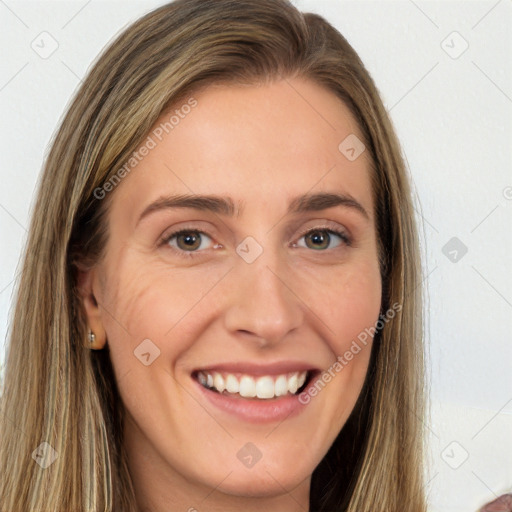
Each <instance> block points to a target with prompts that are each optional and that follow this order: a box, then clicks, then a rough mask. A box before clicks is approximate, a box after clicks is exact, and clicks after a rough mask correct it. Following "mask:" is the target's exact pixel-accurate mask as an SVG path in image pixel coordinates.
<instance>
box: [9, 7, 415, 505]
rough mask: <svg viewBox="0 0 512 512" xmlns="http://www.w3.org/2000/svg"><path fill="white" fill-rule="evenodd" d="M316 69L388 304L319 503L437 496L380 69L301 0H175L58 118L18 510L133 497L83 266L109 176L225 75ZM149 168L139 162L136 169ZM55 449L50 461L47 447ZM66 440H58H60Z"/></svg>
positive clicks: (321, 480)
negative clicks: (43, 449)
mask: <svg viewBox="0 0 512 512" xmlns="http://www.w3.org/2000/svg"><path fill="white" fill-rule="evenodd" d="M291 77H303V78H306V79H309V80H312V81H314V82H316V83H318V84H320V85H322V86H324V87H325V88H326V89H327V90H329V91H331V92H333V93H334V94H336V95H337V96H338V97H339V98H340V99H341V100H342V101H344V102H345V104H346V105H347V106H348V107H349V108H350V110H351V112H352V114H353V115H354V117H355V119H356V120H357V122H358V124H359V127H360V129H361V133H362V134H363V136H364V139H365V140H364V143H365V145H366V148H367V151H368V152H369V155H370V157H371V161H372V167H373V168H372V185H373V192H374V199H375V218H376V219H377V232H378V240H379V257H380V268H381V274H382V282H383V296H382V311H383V312H384V311H386V310H387V309H388V308H390V307H391V305H392V304H395V303H398V304H400V305H401V308H400V310H399V311H397V312H396V316H395V317H394V319H393V321H391V322H386V323H385V325H384V327H383V328H382V329H380V330H379V331H378V332H377V334H376V336H375V339H374V344H373V349H372V356H371V360H370V366H369V370H368V374H367V378H366V381H365V385H364V388H363V391H362V392H361V395H360V397H359V400H358V402H357V404H356V407H355V409H354V411H353V413H352V414H351V416H350V418H349V420H348V421H347V423H346V424H345V426H344V427H343V429H342V431H341V432H340V434H339V436H338V438H337V439H336V441H335V442H334V444H333V445H332V447H331V449H330V450H329V452H328V453H327V455H326V456H325V458H324V459H323V460H322V462H321V463H320V465H319V466H318V467H317V468H316V469H315V471H314V473H313V477H312V484H311V495H310V510H311V512H317V511H334V510H336V511H340V512H341V511H347V512H356V511H357V512H379V511H386V512H398V511H402V510H408V511H413V512H424V511H425V496H424V490H423V454H424V438H423V435H422V428H421V427H422V425H421V418H422V417H423V414H424V394H425V390H424V387H425V386H424V355H423V342H422V317H421V286H420V285H421V282H420V277H419V276H420V265H419V254H418V241H417V234H416V227H415V223H414V215H413V209H412V204H411V192H410V188H409V183H408V178H407V174H406V169H405V165H404V161H403V158H402V156H401V152H400V146H399V143H398V141H397V138H396V136H395V133H394V130H393V127H392V124H391V122H390V120H389V118H388V115H387V112H386V110H385V108H384V106H383V104H382V101H381V99H380V98H379V94H378V91H377V89H376V87H375V85H374V82H373V80H372V79H371V77H370V75H369V74H368V72H367V71H366V69H365V68H364V66H363V64H362V62H361V61H360V59H359V57H358V56H357V54H356V53H355V51H354V50H353V49H352V47H351V46H350V45H349V43H348V42H347V41H346V40H345V39H344V38H343V36H342V35H340V34H339V33H338V32H337V31H336V30H335V29H334V28H333V27H332V26H331V25H330V24H329V23H327V22H326V21H325V20H324V19H323V18H321V17H320V16H318V15H315V14H302V13H300V12H299V11H298V10H297V9H296V8H295V7H293V6H292V5H291V3H289V2H287V1H286V0H215V1H214V0H178V1H176V2H173V3H170V4H168V5H164V6H162V7H160V8H158V9H156V10H154V11H153V12H151V13H149V14H147V15H145V16H144V17H143V18H141V19H139V20H138V21H136V22H135V23H134V24H133V25H132V26H130V27H129V28H128V29H127V30H125V31H124V32H123V33H122V34H121V35H120V36H119V37H118V38H117V39H116V40H115V41H114V42H113V43H112V44H110V46H109V47H108V48H107V49H106V50H105V51H104V53H103V55H102V56H101V57H100V58H99V60H98V61H97V62H96V63H95V65H94V66H93V67H92V69H91V71H90V72H89V74H88V76H87V78H86V79H85V80H84V83H83V85H82V86H81V87H80V89H79V90H78V92H77V94H76V96H75V98H74V101H73V102H72V104H71V106H70V107H69V109H68V112H67V114H66V116H65V118H64V120H63V122H62V125H61V126H60V129H59V131H58V132H57V134H56V136H55V139H54V141H53V144H52V147H51V151H50V153H49V155H48V158H47V160H46V162H45V166H44V170H43V174H42V178H41V181H40V184H39V189H38V193H37V201H36V204H35V208H34V210H33V212H32V222H31V226H30V232H29V237H28V242H27V246H26V251H25V255H24V260H23V263H22V269H21V277H20V280H19V282H18V286H17V294H16V302H15V309H14V315H13V320H12V324H11V328H10V332H9V339H8V351H7V357H6V368H5V381H4V387H3V390H2V396H1V414H0V508H1V510H2V511H3V512H13V511H31V512H42V511H45V512H46V511H48V512H49V511H51V512H85V511H95V512H97V511H114V510H115V511H119V512H136V510H137V508H136V502H135V496H134V491H133V486H132V482H131V478H130V474H129V471H128V467H127V463H126V458H125V453H124V451H123V439H122V424H123V406H122V401H121V399H120V397H119V394H118V391H117V387H116V383H115V379H114V373H113V371H112V366H111V364H110V358H109V353H108V346H107V348H105V349H104V350H100V351H92V350H90V349H88V348H87V347H86V343H85V340H86V335H87V333H86V325H85V321H84V313H83V310H82V306H81V302H80V300H79V296H78V292H77V283H76V264H77V263H78V262H80V263H81V264H83V265H94V263H95V262H96V261H97V260H98V258H100V257H101V256H102V251H103V250H104V247H105V241H106V239H107V237H108V232H107V231H106V228H105V226H106V222H105V219H106V215H107V212H108V207H109V204H110V201H111V198H112V196H113V195H114V194H115V192H113V193H111V194H110V195H109V196H108V197H106V198H105V199H104V200H98V199H97V198H96V196H95V190H96V189H97V188H98V187H102V185H103V184H104V183H106V182H107V181H108V180H110V179H111V178H112V176H113V175H114V174H115V172H116V171H118V170H119V169H120V168H121V167H122V166H123V164H124V162H126V160H127V159H128V158H129V157H130V155H131V154H132V152H133V151H134V150H135V149H136V148H137V147H138V146H139V145H140V144H141V143H142V141H143V140H144V138H145V137H146V136H147V133H148V132H149V130H150V128H151V127H152V126H153V125H154V123H155V121H156V120H157V118H159V116H160V115H161V114H162V113H163V112H164V111H166V110H167V109H169V108H170V107H171V106H172V105H175V104H177V101H178V99H180V98H182V97H185V95H187V94H191V92H192V91H195V90H198V89H199V88H201V87H207V86H208V85H210V84H212V83H216V82H226V83H243V84H257V83H264V82H270V81H273V80H280V79H288V78H291ZM134 172H136V171H134ZM42 442H47V443H48V444H49V445H51V447H52V448H53V450H55V452H56V454H57V458H56V459H55V461H54V462H53V464H51V466H49V467H47V468H46V469H44V468H43V467H41V466H40V465H39V464H36V463H35V457H33V453H34V450H36V448H37V447H38V446H39V445H40V444H41V443H42ZM52 453H53V452H52Z"/></svg>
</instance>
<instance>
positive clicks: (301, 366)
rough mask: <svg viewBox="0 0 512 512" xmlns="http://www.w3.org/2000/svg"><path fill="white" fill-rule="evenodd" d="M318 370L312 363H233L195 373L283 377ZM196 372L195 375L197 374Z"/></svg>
mask: <svg viewBox="0 0 512 512" xmlns="http://www.w3.org/2000/svg"><path fill="white" fill-rule="evenodd" d="M316 369H317V368H315V367H314V366H312V365H311V363H304V362H300V361H276V362H273V363H267V364H256V363H254V362H243V361H239V362H232V363H219V364H213V365H210V366H204V367H202V368H197V369H196V370H195V372H200V371H201V372H219V373H220V372H225V373H245V374H247V375H282V374H285V373H293V372H302V371H306V370H309V371H315V370H316ZM195 372H194V373H195Z"/></svg>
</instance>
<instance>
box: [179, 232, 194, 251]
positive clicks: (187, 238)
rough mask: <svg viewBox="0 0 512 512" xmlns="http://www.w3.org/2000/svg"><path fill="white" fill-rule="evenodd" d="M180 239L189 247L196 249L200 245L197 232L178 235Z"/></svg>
mask: <svg viewBox="0 0 512 512" xmlns="http://www.w3.org/2000/svg"><path fill="white" fill-rule="evenodd" d="M180 240H181V241H183V244H184V245H185V248H187V249H196V248H197V247H199V243H198V241H199V237H198V236H197V234H185V235H180V236H179V237H178V242H179V241H180Z"/></svg>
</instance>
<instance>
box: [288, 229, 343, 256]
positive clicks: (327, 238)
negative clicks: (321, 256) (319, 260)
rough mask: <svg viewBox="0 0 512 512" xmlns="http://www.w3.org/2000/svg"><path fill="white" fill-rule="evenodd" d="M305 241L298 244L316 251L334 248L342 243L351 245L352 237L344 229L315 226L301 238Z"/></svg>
mask: <svg viewBox="0 0 512 512" xmlns="http://www.w3.org/2000/svg"><path fill="white" fill-rule="evenodd" d="M302 239H304V243H303V244H301V243H297V244H295V245H296V246H299V247H306V248H308V249H313V250H315V251H323V250H326V249H334V248H336V247H338V246H340V245H341V244H345V245H350V239H349V238H348V236H347V235H346V234H345V233H344V232H343V231H337V230H335V229H326V228H315V229H311V230H309V231H307V232H306V233H304V234H303V235H302V236H301V238H300V239H299V240H302Z"/></svg>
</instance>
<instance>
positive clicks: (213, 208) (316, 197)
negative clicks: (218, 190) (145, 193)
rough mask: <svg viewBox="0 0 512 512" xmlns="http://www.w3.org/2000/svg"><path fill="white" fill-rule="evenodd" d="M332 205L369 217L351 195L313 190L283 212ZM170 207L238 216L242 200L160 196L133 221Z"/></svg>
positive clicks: (314, 209) (316, 208) (290, 212)
mask: <svg viewBox="0 0 512 512" xmlns="http://www.w3.org/2000/svg"><path fill="white" fill-rule="evenodd" d="M335 206H344V207H346V208H351V209H353V210H354V211H356V212H358V213H359V214H361V215H362V216H363V217H365V218H366V219H369V218H370V217H369V215H368V212H367V211H366V210H365V209H364V207H363V206H362V205H361V203H359V202H358V201H356V200H355V199H354V198H353V197H351V196H350V195H346V194H334V193H317V194H303V195H300V196H298V197H294V198H293V199H292V200H291V202H290V204H289V205H288V211H287V214H294V213H295V214H296V213H305V212H314V211H321V210H326V209H327V208H333V207H335ZM174 208H192V209H194V210H200V211H208V212H212V213H217V214H221V215H227V216H230V217H233V216H235V215H236V216H239V215H240V214H241V212H242V210H243V207H242V204H241V203H239V205H238V206H235V203H234V201H233V200H232V199H231V198H230V197H221V196H216V195H199V194H180V195H173V196H166V197H160V198H159V199H157V200H156V201H154V202H152V203H151V204H150V205H149V206H147V208H145V209H144V211H143V212H142V214H141V215H140V217H139V220H138V221H137V224H138V223H139V222H140V221H141V220H142V219H143V218H144V217H147V216H148V215H150V214H151V213H153V212H156V211H159V210H167V209H174Z"/></svg>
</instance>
